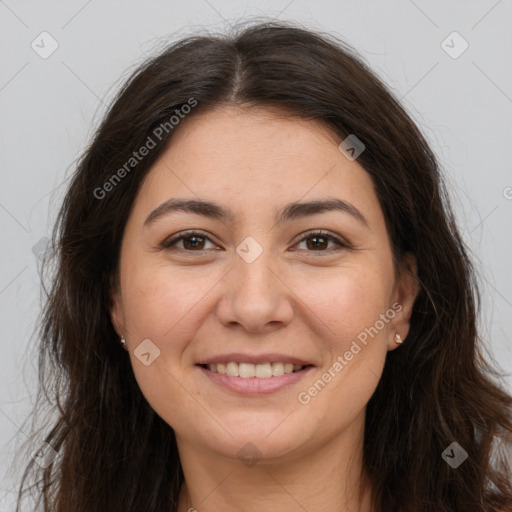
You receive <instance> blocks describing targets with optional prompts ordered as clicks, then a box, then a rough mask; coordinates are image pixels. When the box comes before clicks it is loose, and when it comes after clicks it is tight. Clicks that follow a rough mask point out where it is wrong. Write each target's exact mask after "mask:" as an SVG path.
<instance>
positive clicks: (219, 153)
mask: <svg viewBox="0 0 512 512" xmlns="http://www.w3.org/2000/svg"><path fill="white" fill-rule="evenodd" d="M175 130H176V131H175V132H173V135H172V139H171V141H170V143H169V145H168V147H167V148H166V150H165V151H164V152H163V154H162V155H161V156H160V157H159V159H158V160H157V162H156V163H155V164H154V166H153V168H152V169H151V170H150V172H149V173H148V176H147V177H146V179H145V180H144V183H143V187H142V188H143V189H144V194H143V196H144V197H145V198H146V199H147V200H148V201H151V202H152V203H156V202H159V201H160V202H162V201H165V200H167V199H169V197H171V196H173V195H174V196H178V195H179V196H184V195H186V196H189V197H194V196H195V197H201V198H202V199H215V200H216V201H220V202H228V203H229V204H230V206H232V209H234V210H237V209H239V210H240V211H242V210H247V209H249V208H253V209H254V208H255V207H256V206H259V207H260V208H261V206H262V205H263V206H264V205H269V206H270V202H272V203H276V204H275V206H279V205H280V204H281V203H285V202H290V201H299V200H301V199H302V200H314V199H319V198H322V197H325V196H327V195H329V196H330V197H332V196H333V195H336V196H339V197H340V198H343V199H345V200H348V201H352V202H353V203H357V205H358V207H361V208H363V209H365V210H367V211H368V213H369V215H370V216H371V214H372V212H371V210H372V209H375V208H378V209H379V206H378V200H377V196H376V194H375V191H374V188H373V184H372V181H371V178H370V176H369V174H368V173H367V172H366V171H365V170H364V169H363V168H362V167H361V166H360V165H359V164H358V163H357V161H350V160H348V159H347V158H346V157H345V156H344V155H343V154H342V153H341V151H340V150H339V148H338V145H339V143H340V142H341V140H342V139H341V137H339V136H338V135H337V134H335V133H334V132H333V131H332V130H331V129H330V128H329V127H328V126H326V125H325V124H324V123H322V122H321V121H317V120H305V119H301V118H298V117H297V116H292V115H291V114H289V113H287V112H286V111H284V110H277V109H274V108H272V109H270V108H250V109H249V108H238V107H228V106H222V107H217V108H215V109H212V110H206V111H203V112H196V113H194V114H193V115H190V116H188V117H187V118H185V119H184V120H182V121H181V122H180V124H179V125H178V126H177V127H176V128H175ZM374 213H376V214H378V212H374Z"/></svg>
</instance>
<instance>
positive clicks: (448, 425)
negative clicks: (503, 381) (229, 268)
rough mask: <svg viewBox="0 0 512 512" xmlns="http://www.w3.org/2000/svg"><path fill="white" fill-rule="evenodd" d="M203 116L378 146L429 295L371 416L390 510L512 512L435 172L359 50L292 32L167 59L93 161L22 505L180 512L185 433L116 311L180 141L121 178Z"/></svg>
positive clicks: (64, 236)
mask: <svg viewBox="0 0 512 512" xmlns="http://www.w3.org/2000/svg"><path fill="white" fill-rule="evenodd" d="M191 100H193V101H195V102H196V104H195V106H194V108H193V109H192V110H193V111H192V112H191V113H190V114H189V115H194V112H199V111H203V110H204V109H208V108H213V107H215V106H217V105H221V104H232V105H241V104H244V105H249V106H250V105H254V106H268V107H281V108H285V109H287V110H288V111H289V112H290V115H291V116H292V115H294V116H298V117H300V118H304V119H317V120H321V121H323V122H324V123H325V125H326V126H328V127H330V128H331V129H332V131H333V132H334V133H336V134H337V135H339V136H341V137H343V138H345V137H347V136H348V135H350V134H355V135H356V136H357V138H358V139H359V140H361V141H362V142H363V143H364V145H365V147H366V149H365V151H364V152H363V153H362V154H361V155H360V156H359V158H358V163H359V164H360V165H361V166H363V167H364V169H365V170H366V171H367V172H368V173H369V175H370V176H371V178H372V180H373V183H374V185H375V189H376V191H377V195H378V197H379V201H380V204H381V207H382V210H383V212H384V215H385V218H386V223H387V229H388V231H389V235H390V239H391V241H392V246H393V252H394V256H395V259H396V261H400V258H401V256H402V255H403V254H404V253H405V252H407V251H409V252H412V253H413V254H414V255H415V256H416V258H417V264H418V279H419V283H420V288H421V290H420V292H419V295H418V297H417V299H416V302H415V305H414V310H413V314H412V319H411V328H410V332H409V335H408V336H407V342H406V343H404V344H403V346H402V347H401V348H400V349H399V350H395V351H391V352H389V353H388V355H387V359H386V363H385V367H384V371H383V374H382V378H381V380H380V382H379V385H378V387H377V389H376V391H375V393H374V395H373V396H372V397H371V399H370V401H369V403H368V405H367V412H366V427H365V440H364V465H365V468H366V470H367V471H368V474H369V475H370V476H371V479H372V482H373V485H374V489H375V498H374V503H373V507H374V510H375V511H379V512H380V511H381V512H409V511H414V512H430V511H432V512H434V511H435V512H448V511H450V512H451V511H454V510H457V511H460V512H463V511H464V512H465V511H471V512H497V511H505V510H512V484H511V461H510V452H511V445H512V398H511V396H510V395H509V394H508V393H507V392H506V391H505V389H504V387H502V385H500V384H499V383H498V377H499V373H498V371H497V370H496V368H495V367H494V366H491V365H490V363H489V362H488V360H489V358H490V356H487V355H485V356H484V354H483V351H484V345H483V344H482V342H481V340H480V338H479V337H478V333H477V326H476V323H477V315H478V311H479V296H478V289H477V285H476V279H475V273H474V270H473V267H472V265H471V262H470V259H469V257H468V251H467V249H466V248H465V245H464V243H463V241H462V239H461V236H460V234H459V232H458V230H457V226H456V222H455V220H454V217H453V214H452V211H451V207H450V204H449V198H448V194H447V192H446V190H445V188H444V185H443V181H442V176H441V173H440V170H439V166H438V163H437V161H436V158H435V156H434V154H433V152H432V150H431V149H430V148H429V146H428V144H427V142H426V140H425V138H424V137H423V135H422V134H421V132H420V131H419V129H418V128H417V127H416V126H415V124H414V123H413V121H412V120H411V119H410V117H409V116H408V115H407V114H406V112H405V110H404V108H403V107H402V106H401V105H400V104H399V102H398V101H397V99H396V98H395V97H394V95H393V93H391V92H390V91H389V90H388V89H387V88H386V86H385V85H384V84H383V83H382V82H381V81H380V80H379V79H378V77H377V76H376V75H375V74H374V73H373V72H372V71H371V70H370V69H369V67H368V66H367V65H366V64H365V63H364V61H363V60H362V59H361V57H359V56H358V55H357V53H356V52H355V51H354V50H353V49H352V48H351V47H350V46H349V45H348V44H346V43H344V42H342V41H339V40H338V39H335V38H334V37H332V36H329V35H327V34H322V33H319V32H314V31H311V30H307V29H304V28H302V27H300V26H298V25H297V24H292V23H283V22H279V23H278V22H263V23H258V24H249V26H244V25H239V26H238V27H236V28H235V29H234V31H233V33H230V34H228V35H226V34H221V35H210V34H207V35H193V36H190V37H187V38H185V39H182V40H180V41H178V42H174V43H172V44H170V45H168V46H167V47H166V48H165V50H164V51H162V52H160V53H159V54H158V55H157V56H155V57H153V58H151V59H150V60H148V61H146V62H145V63H144V64H143V65H142V66H141V67H139V68H138V69H137V70H136V71H135V72H134V73H133V74H132V75H131V77H130V78H129V79H128V80H127V82H126V83H125V85H124V86H123V87H122V88H121V90H120V91H119V93H118V94H117V96H116V98H114V100H113V102H112V104H111V106H110V108H109V109H108V112H107V114H106V115H105V117H104V119H103V121H102V123H101V125H100V126H99V128H98V129H97V131H96V134H95V136H94V137H93V140H92V142H91V144H90V145H89V147H88V148H87V149H86V151H85V153H84V154H83V155H82V157H81V158H80V160H79V162H78V166H77V170H76V172H75V173H74V175H73V177H72V181H71V184H70V186H69V189H68V192H67V194H66V197H65V200H64V203H63V206H62V208H61V210H60V213H59V217H58V222H57V224H56V225H55V230H54V233H53V245H54V247H55V249H56V252H55V255H54V268H55V270H54V272H53V274H52V276H53V277H52V285H51V288H50V289H49V292H48V298H47V301H46V304H45V307H44V311H43V319H42V322H41V328H40V336H41V339H42V343H41V346H40V359H39V372H40V373H39V377H40V389H39V393H38V398H37V404H42V403H43V402H45V401H47V402H49V403H51V405H52V406H53V408H54V410H55V413H56V414H57V417H56V419H55V421H54V423H52V425H51V428H49V429H47V431H46V432H45V433H44V434H43V436H42V437H41V438H38V437H36V435H34V440H33V442H34V443H36V440H38V441H37V443H36V444H40V443H41V442H42V441H43V440H44V441H45V442H46V443H48V445H50V446H51V447H52V449H53V450H55V452H56V457H55V459H54V460H53V462H51V463H50V464H49V465H48V466H47V467H42V466H41V465H39V464H36V462H35V461H34V460H30V462H29V463H28V465H27V467H26V469H25V472H24V474H23V480H22V484H21V486H20V496H21V490H23V486H24V485H25V484H26V480H27V479H28V478H29V476H31V475H33V477H34V479H35V480H34V481H35V483H34V485H32V486H31V487H30V488H29V489H28V491H31V492H33V493H36V494H37V497H38V500H42V503H43V506H44V511H46V512H50V511H52V512H71V511H72V512H81V511H87V512H91V511H93V510H98V511H99V510H101V511H106V510H108V511H109V512H116V511H119V512H130V511H132V512H140V511H142V510H144V511H147V512H157V511H158V512H160V511H161V512H164V511H165V512H168V511H169V510H171V511H176V508H177V502H178V493H179V490H180V486H181V484H182V482H183V472H182V469H181V465H180V461H179V457H178V452H177V446H176V441H175V436H174V432H173V430H172V428H171V427H170V426H169V425H168V424H166V423H165V422H164V421H163V420H162V419H161V418H160V417H159V416H158V415H157V414H156V413H155V412H154V411H153V409H152V408H151V407H150V405H149V404H148V402H147V401H146V400H145V398H144V397H143V395H142V393H141V391H140V389H139V387H138V385H137V383H136V380H135V377H134V374H133V371H132V368H131V365H130V360H129V358H128V357H127V356H126V353H125V352H124V351H123V349H122V347H121V345H120V343H119V338H118V336H117V334H116V332H115V331H114V329H113V326H112V324H111V321H110V317H109V307H110V292H111V287H112V283H113V282H114V280H115V277H116V276H117V273H118V261H119V251H120V244H121V239H122V236H123V231H124V227H125V224H126V221H127V218H128V215H129V213H130V209H131V207H132V205H133V202H134V199H135V197H136V194H137V192H138V190H139V188H140V186H141V182H142V180H143V178H144V177H145V175H146V174H147V172H148V171H149V170H150V169H151V167H152V164H153V163H154V162H155V161H156V159H157V158H158V157H159V155H161V154H162V152H163V150H164V149H165V147H166V145H167V144H168V142H169V141H170V139H171V137H172V134H173V131H175V130H177V129H178V130H179V124H178V125H177V126H175V127H172V128H171V127H170V126H168V130H164V131H163V132H162V130H161V129H160V131H159V132H158V133H160V134H161V137H160V138H158V137H155V136H153V137H152V139H153V140H154V142H155V147H153V148H152V149H151V150H150V151H149V153H148V154H147V156H145V157H144V158H143V159H141V160H140V161H137V163H136V165H133V166H131V167H130V168H129V171H128V170H127V168H126V167H124V168H125V171H126V172H125V173H122V172H121V173H119V172H118V170H119V169H121V168H123V166H126V162H128V161H129V159H130V158H131V157H132V155H133V152H134V151H137V150H138V149H139V148H141V147H142V146H144V145H145V144H147V140H148V136H151V134H153V135H154V134H155V130H157V129H158V128H159V127H161V126H162V124H163V123H168V124H169V119H170V117H171V116H172V115H173V114H174V113H175V112H176V110H179V111H181V112H184V111H185V110H184V109H183V107H184V105H187V104H188V105H191V104H192V101H191ZM189 110H190V109H189ZM114 174H116V175H117V176H118V177H119V178H120V179H115V180H113V175H114ZM121 175H122V176H121ZM107 182H108V183H110V185H111V186H105V184H106V183H107ZM99 190H100V191H99ZM100 196H101V197H100ZM43 395H44V396H43ZM37 404H36V410H35V411H34V415H35V414H36V411H37V410H38V405H37ZM453 442H456V443H458V445H460V446H461V447H462V448H463V449H464V450H465V451H466V452H467V454H468V457H467V459H466V460H465V461H464V462H463V463H462V464H461V465H460V466H459V467H457V468H456V469H455V468H453V467H452V466H451V465H450V464H448V463H447V462H446V457H443V456H442V454H443V452H444V451H445V449H447V448H448V447H449V446H450V445H451V444H452V443H453ZM33 446H34V445H32V446H31V448H33ZM507 457H508V458H507ZM43 466H44V465H43ZM332 484H333V485H334V484H335V482H332ZM340 485H341V482H340ZM28 491H27V492H28Z"/></svg>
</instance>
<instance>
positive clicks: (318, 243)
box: [299, 231, 350, 252]
mask: <svg viewBox="0 0 512 512" xmlns="http://www.w3.org/2000/svg"><path fill="white" fill-rule="evenodd" d="M302 242H306V248H307V250H309V251H320V252H332V251H330V250H326V249H327V246H328V245H329V242H333V243H334V244H335V245H336V246H337V247H338V249H334V250H335V251H336V250H340V249H350V245H349V244H348V243H347V242H345V241H343V240H341V239H340V238H338V237H336V236H334V235H331V234H329V233H325V232H323V231H316V232H314V233H309V234H307V235H306V236H304V237H303V238H302V239H301V240H300V241H299V244H301V243H302Z"/></svg>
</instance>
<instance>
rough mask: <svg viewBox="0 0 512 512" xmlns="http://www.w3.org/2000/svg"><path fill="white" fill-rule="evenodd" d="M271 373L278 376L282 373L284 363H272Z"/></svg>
mask: <svg viewBox="0 0 512 512" xmlns="http://www.w3.org/2000/svg"><path fill="white" fill-rule="evenodd" d="M272 375H273V376H274V377H279V376H281V375H284V364H283V363H272Z"/></svg>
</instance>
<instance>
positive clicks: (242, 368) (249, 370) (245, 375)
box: [238, 363, 255, 379]
mask: <svg viewBox="0 0 512 512" xmlns="http://www.w3.org/2000/svg"><path fill="white" fill-rule="evenodd" d="M238 373H239V375H240V377H242V379H250V378H251V377H254V373H255V372H254V365H253V364H251V363H238Z"/></svg>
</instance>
